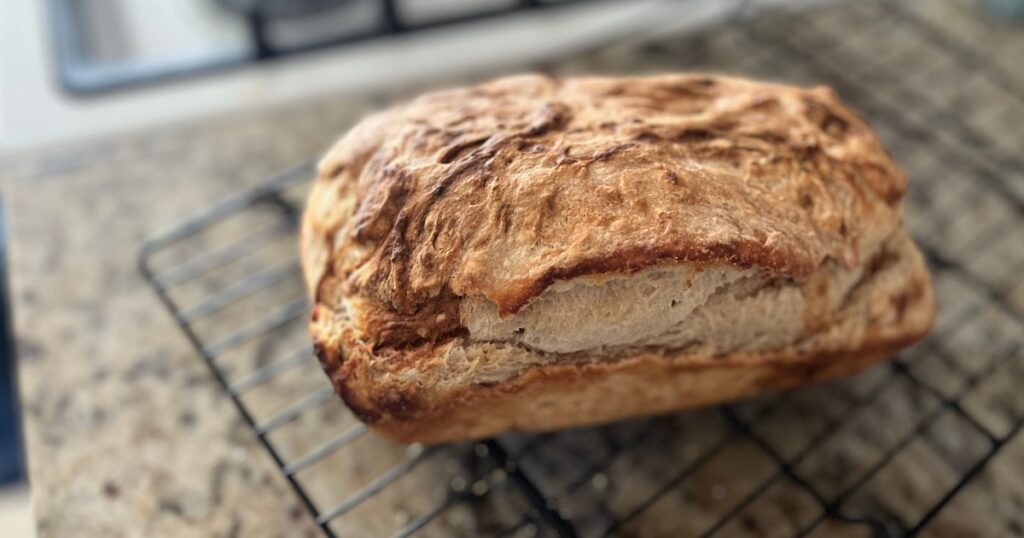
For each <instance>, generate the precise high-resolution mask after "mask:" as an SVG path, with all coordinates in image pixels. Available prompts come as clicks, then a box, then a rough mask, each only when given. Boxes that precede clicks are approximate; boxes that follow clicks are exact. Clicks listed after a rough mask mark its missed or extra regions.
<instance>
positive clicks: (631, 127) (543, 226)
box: [302, 75, 906, 344]
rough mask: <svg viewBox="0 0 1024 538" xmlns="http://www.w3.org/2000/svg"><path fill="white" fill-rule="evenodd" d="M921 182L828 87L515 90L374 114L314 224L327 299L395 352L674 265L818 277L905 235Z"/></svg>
mask: <svg viewBox="0 0 1024 538" xmlns="http://www.w3.org/2000/svg"><path fill="white" fill-rule="evenodd" d="M905 189H906V181H905V179H904V177H903V175H902V174H901V173H900V172H899V170H898V169H897V168H896V166H895V165H894V163H893V161H892V159H891V157H890V156H889V155H888V153H886V151H885V150H884V149H883V148H882V147H881V145H880V143H879V141H878V139H877V137H876V136H875V134H874V133H873V132H872V131H871V129H870V128H869V127H868V125H867V124H866V123H865V122H864V121H863V120H862V119H861V118H860V117H859V116H858V115H857V114H856V113H854V112H853V111H851V110H850V109H849V108H847V107H846V106H844V105H843V104H841V103H840V102H839V101H838V99H837V98H836V96H835V94H834V92H833V91H831V90H830V89H828V88H823V87H821V88H812V89H805V88H798V87H793V86H784V85H774V84H765V83H759V82H752V81H747V80H742V79H737V78H729V77H721V76H709V75H663V76H654V77H638V78H568V79H559V78H552V77H548V76H542V75H528V76H518V77H512V78H504V79H500V80H496V81H493V82H489V83H486V84H481V85H478V86H473V87H469V88H459V89H452V90H445V91H440V92H436V93H431V94H428V95H424V96H422V97H419V98H417V99H415V100H413V101H411V102H408V103H406V104H402V105H399V106H396V107H394V108H391V109H389V110H387V111H384V112H381V113H379V114H376V115H374V116H371V117H369V118H367V119H366V120H364V121H363V122H361V123H360V124H359V125H357V126H356V127H355V128H354V129H352V130H351V131H350V132H349V133H348V134H347V135H346V136H344V137H343V138H342V139H341V140H340V141H339V142H338V143H337V144H336V145H335V146H334V147H333V148H332V149H331V150H330V152H329V153H328V154H327V155H326V157H325V158H324V159H323V161H322V162H321V163H320V167H319V174H318V178H317V180H316V182H315V185H314V188H313V192H312V194H311V196H310V200H309V205H308V209H307V212H306V216H305V219H304V226H303V241H302V244H303V261H304V268H305V271H306V277H307V280H308V282H309V285H310V288H311V291H312V292H313V294H314V295H315V298H316V301H317V302H318V303H319V304H321V305H323V306H326V307H328V308H332V307H338V306H339V305H340V304H341V302H342V301H343V300H344V301H357V302H359V301H361V302H363V303H365V305H367V306H370V308H360V309H357V310H365V311H370V310H372V311H373V312H374V314H373V316H371V317H370V318H372V319H370V318H367V319H364V320H361V321H360V324H361V325H363V330H364V331H365V333H366V334H368V335H370V336H371V337H372V338H374V339H375V340H377V341H378V343H380V344H388V343H392V344H402V343H411V342H412V341H416V340H423V339H430V338H436V337H438V336H439V335H442V334H451V333H452V331H457V330H459V329H460V327H458V313H457V312H458V301H459V298H460V297H463V296H482V297H486V298H488V299H490V300H491V301H494V303H496V304H497V306H498V309H499V312H501V313H502V314H506V315H507V314H510V313H514V312H517V311H518V310H519V309H521V308H522V307H523V306H524V305H526V304H527V303H528V302H530V301H531V299H533V298H534V297H536V296H538V295H539V294H540V293H541V292H543V291H544V290H545V289H546V288H547V287H548V286H550V285H551V284H552V283H554V282H555V281H558V280H564V279H570V278H573V277H578V276H581V275H590V274H598V273H624V272H625V273H629V272H634V271H637V270H639V269H642V268H645V267H648V266H652V265H655V264H672V263H691V264H701V265H704V264H712V265H721V264H727V265H732V266H737V267H744V268H749V267H754V268H759V269H761V270H763V271H764V272H765V273H766V274H769V275H772V276H786V277H792V278H796V279H800V278H802V277H805V276H807V275H810V274H811V273H813V272H814V271H815V270H816V269H817V268H818V267H819V266H820V264H822V263H823V262H824V261H825V260H826V259H829V258H831V259H834V260H836V261H837V262H838V263H840V264H842V265H845V266H847V267H853V266H855V265H857V264H858V263H860V262H861V259H860V257H861V255H862V253H870V252H872V251H873V250H874V249H875V247H877V246H878V245H879V244H881V242H882V241H883V240H884V239H885V238H886V237H887V236H889V235H890V234H891V233H892V231H893V230H895V229H896V228H897V227H898V226H899V224H900V216H899V205H900V201H901V199H902V197H903V193H904V191H905Z"/></svg>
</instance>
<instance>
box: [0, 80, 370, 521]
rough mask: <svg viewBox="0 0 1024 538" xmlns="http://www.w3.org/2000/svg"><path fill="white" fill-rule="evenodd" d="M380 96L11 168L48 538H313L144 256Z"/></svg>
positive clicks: (16, 291)
mask: <svg viewBox="0 0 1024 538" xmlns="http://www.w3.org/2000/svg"><path fill="white" fill-rule="evenodd" d="M369 106H370V105H369V104H368V103H366V102H365V101H350V100H342V99H334V100H330V101H326V102H322V103H317V104H315V105H309V106H303V107H296V108H292V109H288V110H279V111H275V112H267V113H256V114H251V115H248V116H245V117H234V118H225V119H221V120H215V121H210V122H207V123H205V124H203V125H195V126H180V127H174V128H170V129H166V130H162V131H159V132H149V133H141V134H137V135H133V136H125V137H122V138H117V139H111V140H103V141H98V142H93V143H87V144H83V145H80V146H77V147H73V148H67V149H61V150H56V151H50V152H46V153H44V154H39V155H31V156H25V157H22V158H18V159H12V160H9V161H8V162H7V163H5V176H6V178H5V179H6V181H5V188H6V190H5V193H4V201H5V202H6V204H7V207H8V210H9V214H10V228H9V230H10V238H9V241H10V272H11V280H12V282H11V298H12V302H13V307H12V309H13V311H14V319H15V334H16V338H17V351H18V358H19V359H20V382H21V387H20V390H21V393H22V400H23V403H24V417H25V428H26V432H25V433H26V441H27V445H28V459H29V468H30V480H31V484H32V489H33V502H34V505H35V511H36V514H37V516H38V520H39V528H40V530H41V532H42V534H43V535H47V536H71V535H76V536H82V535H93V536H119V535H132V536H189V535H221V536H253V535H283V534H285V533H286V532H287V533H288V534H290V535H303V534H309V535H314V534H315V531H316V528H315V525H313V524H312V522H311V520H310V519H309V518H308V517H307V516H306V515H305V509H304V508H302V507H301V506H300V505H299V504H298V500H297V499H296V498H295V496H294V494H293V493H292V491H291V490H290V489H289V488H288V486H287V483H286V482H285V481H284V479H283V478H282V477H281V476H280V473H279V472H278V471H277V470H276V469H275V468H274V467H273V465H272V462H271V460H270V458H269V456H268V455H267V454H265V453H264V452H263V450H262V447H260V446H259V445H258V444H257V443H256V442H255V439H254V437H253V436H252V433H251V431H249V430H248V429H247V428H246V427H245V426H244V425H243V423H242V421H241V419H240V417H239V415H238V413H237V410H236V409H235V408H234V407H233V406H232V404H231V402H230V401H229V400H228V398H226V397H225V395H224V394H223V392H222V390H221V389H220V388H219V386H217V385H216V384H215V382H214V380H213V378H212V377H211V376H210V373H209V371H208V369H207V367H206V366H205V365H204V364H203V363H202V362H201V361H199V360H197V358H196V354H195V351H194V350H193V349H192V348H191V347H190V346H189V345H188V342H187V341H186V340H185V338H184V337H183V335H182V334H181V332H180V331H179V330H178V328H177V327H176V326H175V324H174V323H173V321H172V319H171V317H170V316H169V315H168V314H167V312H166V311H165V310H164V309H162V308H161V307H160V306H159V303H158V301H157V298H156V296H155V295H154V294H153V292H152V290H151V289H150V288H149V287H148V286H147V285H146V283H145V282H144V281H143V279H142V277H141V275H140V274H139V271H138V269H137V264H136V258H137V256H138V252H139V248H140V246H141V243H142V241H143V239H144V237H145V236H146V235H147V234H149V233H151V232H153V231H154V230H157V229H160V228H163V227H166V226H167V225H168V224H169V223H172V222H174V221H176V220H178V219H180V218H181V217H183V216H185V215H188V214H190V213H194V212H196V211H197V210H199V209H202V208H204V207H206V206H207V205H209V204H210V203H211V201H213V200H217V199H218V198H221V197H223V196H225V195H227V194H229V193H232V192H235V191H237V190H238V189H241V188H243V187H245V186H247V185H252V184H254V183H256V182H259V181H262V180H264V178H265V177H266V176H267V175H268V174H270V173H272V172H276V171H278V170H280V169H282V168H284V167H286V166H290V165H292V164H295V163H296V162H299V161H300V160H304V159H308V158H309V157H310V156H312V155H316V154H317V153H319V152H320V151H321V150H322V148H323V147H324V146H325V144H327V143H328V142H329V141H330V140H332V139H333V138H334V137H335V136H336V135H337V134H338V133H339V132H342V131H343V130H344V129H345V128H346V127H347V126H348V125H349V124H350V123H351V122H352V118H353V117H354V115H357V114H359V113H361V112H362V111H364V110H365V109H366V108H367V107H369ZM300 529H301V531H302V532H297V531H298V530H300Z"/></svg>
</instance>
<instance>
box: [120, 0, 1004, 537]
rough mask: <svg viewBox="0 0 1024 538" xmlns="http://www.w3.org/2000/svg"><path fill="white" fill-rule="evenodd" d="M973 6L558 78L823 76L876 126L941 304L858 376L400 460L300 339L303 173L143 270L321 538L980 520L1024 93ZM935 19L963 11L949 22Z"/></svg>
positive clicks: (884, 531) (914, 8)
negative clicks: (917, 331)
mask: <svg viewBox="0 0 1024 538" xmlns="http://www.w3.org/2000/svg"><path fill="white" fill-rule="evenodd" d="M922 7H927V9H926V10H921V11H919V10H920V9H921V8H922ZM966 9H967V8H966V7H965V6H964V5H963V4H961V3H959V2H955V1H936V2H932V3H931V4H930V5H929V6H925V5H924V3H923V2H922V3H896V2H892V3H890V2H856V3H844V4H839V5H830V6H825V7H818V8H814V9H810V10H800V11H772V12H768V13H757V16H756V17H749V16H748V17H741V18H740V19H739V20H737V21H734V22H733V23H732V24H730V25H728V26H727V27H724V28H718V29H715V30H714V31H709V32H705V33H702V34H698V35H687V36H682V37H679V38H659V39H657V40H656V41H652V42H648V43H642V44H638V45H637V44H632V45H629V46H626V47H618V48H616V47H609V48H607V49H604V50H601V51H595V52H592V53H588V54H586V55H584V56H583V57H579V58H575V59H573V60H572V61H568V62H566V63H565V64H564V65H560V66H556V69H564V70H568V71H573V70H588V71H593V70H602V69H605V68H606V66H607V65H614V66H622V65H624V64H625V65H631V66H634V67H635V68H636V69H638V70H651V69H714V70H719V71H723V70H724V71H729V72H738V73H744V74H749V75H753V76H759V77H767V78H776V79H778V78H781V79H786V80H791V81H795V82H801V83H827V84H830V85H832V86H834V87H835V88H837V90H838V91H839V93H840V94H841V95H842V96H843V97H844V98H845V99H846V100H847V101H850V102H852V103H853V104H854V105H855V106H856V107H857V108H858V109H859V110H861V111H862V112H864V113H865V115H866V116H867V118H868V119H869V121H870V122H871V123H872V124H873V125H874V126H875V127H876V129H878V131H879V132H880V133H881V135H882V137H883V138H884V139H885V141H886V144H887V147H888V148H890V150H891V151H892V153H893V154H894V156H895V157H896V159H897V160H898V161H899V162H900V163H901V164H902V165H903V166H904V168H905V169H906V171H907V172H908V175H909V176H910V178H911V190H910V194H909V197H908V199H907V207H906V215H907V222H908V225H909V226H910V228H911V230H912V232H913V234H914V235H915V237H916V238H917V239H918V240H919V242H920V243H921V244H922V246H923V248H924V250H925V251H926V254H927V256H928V259H929V262H930V265H931V267H932V269H933V275H934V279H935V285H936V291H937V294H938V298H939V303H940V305H941V307H940V313H939V318H938V320H937V324H936V327H935V330H934V331H933V333H932V334H931V335H930V336H929V337H928V338H927V339H926V341H925V342H923V343H922V344H920V345H918V346H916V347H915V348H913V349H911V350H909V351H908V352H905V353H904V354H902V355H901V356H900V357H898V358H896V359H895V360H894V361H892V362H891V363H890V364H889V365H888V366H879V367H876V368H873V369H871V370H869V371H868V372H865V373H863V374H861V375H858V376H855V377H853V378H850V379H847V380H843V381H839V382H834V383H830V384H828V385H825V386H815V387H807V388H803V389H799V390H795V391H790V392H786V393H782V394H776V395H769V396H765V397H761V398H758V399H755V400H752V401H747V402H742V403H738V404H735V405H731V406H723V407H719V408H712V409H702V410H694V411H687V412H683V413H679V414H676V415H672V416H665V417H658V418H651V419H645V420H637V421H629V422H623V423H619V424H613V425H609V426H605V427H600V428H586V429H577V430H570V431H564V432H556V433H548V434H539V435H506V436H502V437H500V438H497V439H492V440H488V441H485V442H482V443H464V444H456V445H450V446H444V447H433V448H426V447H422V446H418V445H414V446H411V447H402V446H399V445H396V444H393V443H390V442H388V441H386V440H384V439H381V438H379V437H377V436H375V435H373V434H372V433H369V432H368V431H367V430H366V428H365V427H364V426H363V425H362V424H360V423H359V422H358V421H356V420H355V419H353V418H352V416H351V415H350V414H349V413H348V412H347V410H345V409H344V406H343V405H342V404H340V402H339V401H338V399H337V398H335V397H334V395H333V393H332V390H331V388H330V386H329V385H328V383H327V381H326V379H325V378H324V376H323V375H322V373H321V372H320V370H319V366H318V365H317V364H316V361H315V359H314V358H313V355H312V353H311V350H310V349H309V345H308V341H307V338H306V336H305V314H306V311H307V310H306V308H307V305H306V302H305V299H304V297H305V293H304V288H303V286H302V282H301V276H300V275H299V274H298V267H297V261H296V255H295V250H294V244H295V238H294V232H295V227H296V220H297V215H298V214H299V212H300V209H301V204H302V199H303V195H304V189H305V187H306V180H307V178H308V177H310V175H311V173H310V172H311V170H310V165H308V164H307V165H304V166H301V167H299V168H298V169H296V170H293V171H291V172H289V173H286V174H284V175H282V176H280V177H278V178H276V179H274V180H272V181H270V182H269V183H267V184H266V185H265V186H263V187H261V188H258V189H256V190H254V191H251V192H247V193H244V194H242V195H239V196H238V197H236V198H233V199H230V200H227V201H225V202H222V203H220V204H218V205H216V206H215V207H213V208H211V209H210V210H209V211H207V212H205V213H203V214H202V215H200V216H198V217H196V218H193V219H190V220H188V221H187V222H185V223H183V224H182V225H180V226H178V227H175V228H174V229H172V230H170V231H168V232H166V233H163V234H160V235H158V236H155V237H153V238H152V239H150V240H149V241H148V242H147V243H146V245H145V247H144V249H143V252H142V255H141V258H140V261H141V268H142V271H143V273H144V275H145V277H146V279H147V280H148V281H149V282H150V283H151V284H152V285H153V287H154V288H155V290H156V292H157V294H158V295H159V297H160V299H161V300H162V301H163V303H164V304H165V306H166V307H167V308H168V309H169V311H170V312H171V314H172V315H173V316H174V317H175V319H176V321H177V322H178V323H179V324H180V326H181V328H182V329H183V331H184V332H185V334H186V335H187V336H188V338H189V339H190V340H191V342H192V344H193V345H194V346H195V348H196V349H197V351H198V352H199V354H200V355H201V356H202V358H203V359H204V360H205V361H206V362H207V363H208V364H209V365H210V366H211V368H212V370H213V372H214V374H215V376H216V377H217V379H218V380H219V381H220V382H221V384H223V386H224V389H225V390H226V391H227V393H228V394H229V395H230V397H231V398H232V400H233V401H234V402H235V404H236V405H237V406H238V409H239V412H240V413H241V414H242V416H243V417H244V419H245V420H246V422H247V423H249V424H250V425H251V426H252V429H253V430H254V432H255V434H256V436H257V437H258V438H259V440H260V442H262V443H263V444H264V446H265V447H266V449H267V450H268V452H269V453H270V454H271V455H272V456H273V458H274V460H275V462H276V463H277V465H278V466H279V467H280V468H281V471H282V473H283V474H284V475H285V477H287V479H288V480H289V482H290V483H291V485H292V486H293V487H294V489H295V492H296V494H297V495H298V496H299V497H300V498H301V499H302V501H303V502H304V503H305V505H306V506H307V507H308V508H309V510H310V512H311V513H312V515H313V517H314V518H315V520H316V522H317V524H318V525H320V527H321V528H322V529H323V531H324V532H325V533H326V534H327V535H329V536H334V535H358V536H364V535H388V534H391V535H396V536H408V535H412V534H417V535H429V536H433V535H441V536H450V535H494V536H577V535H579V536H606V535H621V536H632V535H675V536H679V535H721V536H732V535H743V534H752V535H760V534H772V535H798V536H803V535H811V534H824V535H833V534H839V533H846V532H856V531H860V532H862V533H863V532H866V533H870V534H874V535H898V534H916V533H918V532H920V531H922V530H934V529H937V528H939V529H941V528H942V526H944V525H950V524H955V525H967V524H971V522H970V521H965V520H969V519H970V518H971V517H980V518H985V517H987V516H985V515H979V514H969V513H964V512H963V511H959V512H950V510H951V509H950V508H949V506H950V504H951V502H952V501H953V500H954V499H955V498H956V496H957V495H958V493H960V492H961V490H963V489H964V488H965V486H966V485H967V484H969V483H970V482H971V481H972V479H974V478H975V477H976V476H977V475H978V474H979V473H980V472H981V471H982V469H983V468H984V467H985V466H986V464H987V463H989V461H990V460H991V459H992V458H993V457H994V456H995V455H996V454H997V453H999V452H1000V450H1001V449H1003V447H1004V446H1005V445H1006V444H1007V443H1008V442H1009V440H1010V439H1012V438H1013V437H1014V436H1015V435H1017V434H1018V432H1019V431H1020V429H1021V426H1022V424H1024V401H1021V400H1020V399H1019V398H1018V397H1016V396H1015V394H1016V387H1015V386H1014V385H1015V384H1014V380H1015V379H1019V378H1020V375H1022V374H1024V284H1022V283H1021V282H1019V280H1020V278H1019V275H1021V274H1024V178H1022V176H1021V174H1022V173H1024V161H1022V159H1021V157H1020V154H1019V148H1020V147H1024V134H1022V133H1013V132H1010V131H1008V130H1006V129H1002V128H1000V127H999V125H1021V124H1022V122H1021V121H1022V120H1024V97H1022V96H1024V83H1022V80H1021V79H1020V78H1015V74H1014V73H1011V72H1009V71H1008V70H1006V69H1005V68H1002V67H1000V66H999V64H997V63H996V62H994V61H992V60H991V59H990V58H988V57H987V55H986V53H985V51H984V50H983V49H981V48H979V47H978V46H977V45H976V44H975V43H973V42H972V41H971V38H970V33H971V32H984V31H985V28H984V27H982V26H980V24H981V23H977V22H971V21H973V20H974V19H970V18H969V16H968V15H966V13H967V12H966ZM936 13H939V16H942V17H946V16H950V15H949V14H950V13H953V14H959V15H958V16H961V17H964V19H963V21H961V22H960V23H958V24H959V26H958V28H959V30H958V31H957V32H956V33H954V32H953V31H951V30H950V28H948V27H946V26H944V25H942V24H939V23H937V22H936V20H935V18H934V17H935V14H936ZM740 15H744V13H740ZM747 15H749V13H747ZM972 25H973V26H972ZM623 56H625V57H626V58H628V59H630V61H629V62H621V59H622V57H623ZM637 59H641V60H642V61H638V60H637ZM619 70H621V68H620V69H619ZM981 120H985V121H987V122H988V123H985V121H981ZM1015 136H1016V138H1014V137H1015ZM254 230H255V232H254ZM945 512H949V515H946V514H945ZM978 524H979V525H982V524H984V522H979V523H978Z"/></svg>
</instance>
